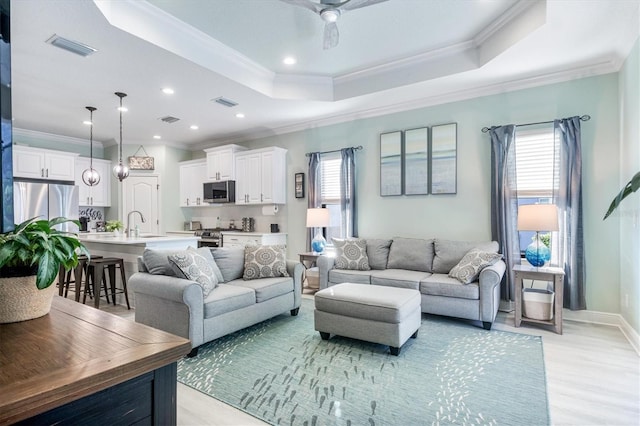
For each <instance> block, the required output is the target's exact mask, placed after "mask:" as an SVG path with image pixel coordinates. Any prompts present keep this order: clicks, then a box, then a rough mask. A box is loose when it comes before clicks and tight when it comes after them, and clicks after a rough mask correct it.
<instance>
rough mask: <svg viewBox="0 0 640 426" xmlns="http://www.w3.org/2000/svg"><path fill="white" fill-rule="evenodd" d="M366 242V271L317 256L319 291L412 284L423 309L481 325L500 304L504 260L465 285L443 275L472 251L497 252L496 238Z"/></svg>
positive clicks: (489, 322) (488, 322) (489, 321)
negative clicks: (350, 285)
mask: <svg viewBox="0 0 640 426" xmlns="http://www.w3.org/2000/svg"><path fill="white" fill-rule="evenodd" d="M365 241H366V253H367V257H368V264H369V267H370V268H371V269H370V270H358V269H357V267H355V268H354V269H337V268H336V267H335V266H336V265H335V259H334V258H333V257H330V256H320V257H319V258H318V261H317V265H318V270H319V280H320V289H323V288H327V287H330V286H332V285H335V284H339V283H344V282H350V283H360V284H371V285H383V286H391V287H402V288H412V289H416V290H419V291H420V296H421V310H422V312H424V313H429V314H436V315H446V316H451V317H456V318H464V319H469V320H476V321H482V324H483V327H484V328H485V329H487V330H490V329H491V325H492V323H493V321H494V319H495V317H496V314H497V312H498V307H499V303H500V281H502V277H503V275H504V272H505V268H506V265H505V263H504V261H503V260H502V259H501V258H500V259H498V260H497V261H495V263H494V264H493V265H490V266H487V267H485V268H484V269H482V270H481V272H480V274H479V276H478V278H477V279H475V280H474V281H472V282H471V283H469V284H463V283H461V282H460V281H459V280H458V279H456V278H452V277H450V276H448V274H449V272H450V271H451V269H452V268H453V267H454V266H456V265H457V264H458V262H460V260H461V259H462V258H463V257H465V255H466V254H467V253H468V252H469V251H470V250H471V249H474V248H477V249H479V250H481V251H484V252H488V253H496V252H497V251H498V243H497V242H495V241H488V242H471V241H451V240H443V239H417V238H415V239H414V238H394V239H393V240H384V239H365ZM495 257H500V256H498V255H496V256H495ZM356 263H357V262H356Z"/></svg>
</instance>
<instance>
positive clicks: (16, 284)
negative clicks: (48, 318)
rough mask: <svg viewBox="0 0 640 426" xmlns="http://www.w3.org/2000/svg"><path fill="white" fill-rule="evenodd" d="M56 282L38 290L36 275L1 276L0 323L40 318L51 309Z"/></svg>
mask: <svg viewBox="0 0 640 426" xmlns="http://www.w3.org/2000/svg"><path fill="white" fill-rule="evenodd" d="M55 291H56V286H55V284H52V285H50V286H49V287H47V288H45V289H43V290H38V287H36V276H35V275H30V276H26V277H11V278H0V324H5V323H10V322H18V321H26V320H30V319H34V318H40V317H41V316H44V315H46V314H48V313H49V311H50V310H51V301H52V300H53V295H54V294H55Z"/></svg>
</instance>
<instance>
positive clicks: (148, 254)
mask: <svg viewBox="0 0 640 426" xmlns="http://www.w3.org/2000/svg"><path fill="white" fill-rule="evenodd" d="M180 251H182V250H158V249H149V248H146V249H144V251H143V252H142V261H143V262H144V265H145V267H146V268H147V271H149V273H150V274H153V275H167V276H169V277H175V276H176V274H175V272H174V271H173V268H172V267H171V262H169V256H171V255H172V254H176V253H178V252H180Z"/></svg>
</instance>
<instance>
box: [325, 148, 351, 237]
mask: <svg viewBox="0 0 640 426" xmlns="http://www.w3.org/2000/svg"><path fill="white" fill-rule="evenodd" d="M341 165H342V158H341V156H340V153H339V152H336V153H330V154H323V155H322V161H321V162H320V167H321V169H320V181H321V185H320V188H321V191H320V202H321V203H322V207H326V208H327V209H329V214H330V217H331V219H330V220H331V226H328V227H327V228H325V229H324V230H323V232H324V237H325V238H326V240H327V244H328V245H332V244H333V243H332V240H331V238H344V237H345V236H344V235H342V229H343V226H342V214H341V213H340V166H341Z"/></svg>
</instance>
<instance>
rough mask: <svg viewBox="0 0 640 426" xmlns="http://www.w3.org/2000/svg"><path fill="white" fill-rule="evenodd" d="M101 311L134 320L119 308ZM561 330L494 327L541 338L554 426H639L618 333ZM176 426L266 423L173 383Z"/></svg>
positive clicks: (639, 397) (632, 370)
mask: <svg viewBox="0 0 640 426" xmlns="http://www.w3.org/2000/svg"><path fill="white" fill-rule="evenodd" d="M304 297H312V296H309V295H305V296H304ZM105 305H106V304H105ZM101 309H104V310H108V311H110V312H113V313H115V314H117V315H120V316H123V317H127V318H131V319H133V314H132V311H127V310H126V308H123V307H121V306H117V307H113V306H105V307H104V308H103V307H102V306H101ZM563 327H564V330H563V332H564V334H563V335H557V334H555V333H554V332H552V331H547V330H545V329H544V328H542V327H536V326H533V325H524V324H523V325H522V326H521V327H519V328H515V327H514V326H513V314H505V313H503V312H500V313H499V314H498V318H497V319H496V322H495V323H494V329H496V330H504V331H513V332H517V333H527V334H534V335H539V336H542V339H543V347H544V360H545V366H546V371H547V387H548V394H549V405H550V411H551V420H552V422H553V424H555V425H640V358H639V357H638V354H637V353H636V352H635V351H634V349H633V348H632V346H631V345H630V344H629V342H628V341H627V340H626V338H625V337H624V336H623V334H622V332H621V331H620V330H619V329H618V328H616V327H611V326H606V325H597V324H589V323H582V322H574V321H568V320H565V321H564V323H563ZM418 421H419V420H418ZM178 424H179V425H264V424H265V423H263V422H261V421H259V420H257V419H255V418H254V417H251V416H249V415H247V414H245V413H243V412H241V411H239V410H236V409H235V408H233V407H230V406H228V405H226V404H223V403H221V402H219V401H217V400H216V399H213V398H211V397H208V396H206V395H204V394H202V393H200V392H198V391H196V390H193V389H191V388H189V387H188V386H185V385H182V384H180V383H178ZM523 424H527V423H523Z"/></svg>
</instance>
